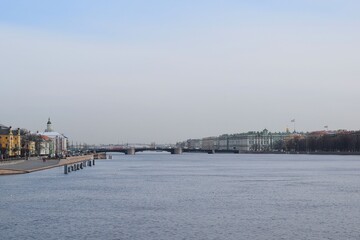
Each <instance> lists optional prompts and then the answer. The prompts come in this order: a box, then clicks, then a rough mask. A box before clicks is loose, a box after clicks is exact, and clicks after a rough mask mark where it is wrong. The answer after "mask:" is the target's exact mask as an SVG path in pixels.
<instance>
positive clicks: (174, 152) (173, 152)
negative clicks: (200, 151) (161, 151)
mask: <svg viewBox="0 0 360 240" xmlns="http://www.w3.org/2000/svg"><path fill="white" fill-rule="evenodd" d="M171 154H182V148H181V147H177V148H174V150H173V151H171Z"/></svg>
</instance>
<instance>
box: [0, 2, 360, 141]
mask: <svg viewBox="0 0 360 240" xmlns="http://www.w3.org/2000/svg"><path fill="white" fill-rule="evenodd" d="M2 5H3V7H2V9H1V10H0V36H1V38H0V51H1V53H2V54H1V56H0V64H1V66H2V70H1V71H0V79H1V87H2V90H3V91H2V100H3V101H4V102H3V103H4V104H2V113H1V119H0V124H4V125H7V126H10V125H11V126H13V127H16V128H17V127H20V128H26V129H29V130H31V131H43V130H44V129H45V127H46V121H47V119H48V117H50V118H51V119H52V121H53V125H54V129H56V131H59V132H61V133H64V134H65V135H66V136H68V137H69V139H71V140H74V141H78V142H87V143H94V144H97V143H119V142H120V143H122V142H159V143H173V142H177V141H181V140H184V139H188V138H199V137H206V136H218V135H220V134H224V133H237V132H246V131H249V130H259V131H260V130H262V129H264V128H267V129H269V130H270V131H272V132H276V131H285V128H286V127H289V128H290V129H292V128H293V125H292V123H291V120H292V119H296V129H299V130H302V131H315V130H322V129H324V126H328V129H333V130H336V129H349V130H358V129H359V124H358V123H359V122H360V114H359V113H358V112H357V111H356V109H357V105H358V102H360V96H359V94H358V93H357V89H358V88H359V87H360V82H359V81H358V78H359V76H360V72H359V69H358V67H357V63H358V56H359V53H360V48H359V46H358V42H359V40H360V34H359V33H358V31H357V29H358V27H359V23H360V17H359V16H358V10H359V7H360V3H358V2H357V1H336V0H333V1H322V0H319V1H307V0H306V1H292V2H291V3H289V2H288V1H281V0H273V1H267V2H266V3H265V2H261V3H259V2H257V3H255V2H245V1H241V2H237V1H199V2H196V3H195V2H190V1H182V2H171V3H170V2H166V1H152V2H149V1H122V2H118V1H106V2H103V3H97V2H96V1H61V2H57V3H53V2H47V1H40V0H39V1H31V2H28V1H16V2H15V1H14V2H10V1H5V2H4V3H3V4H2Z"/></svg>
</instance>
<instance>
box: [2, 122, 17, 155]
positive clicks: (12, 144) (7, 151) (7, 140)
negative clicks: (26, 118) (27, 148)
mask: <svg viewBox="0 0 360 240" xmlns="http://www.w3.org/2000/svg"><path fill="white" fill-rule="evenodd" d="M0 151H1V152H0V154H1V156H3V157H13V156H19V155H20V153H21V136H20V128H18V129H17V130H13V129H12V127H7V126H4V125H2V124H0Z"/></svg>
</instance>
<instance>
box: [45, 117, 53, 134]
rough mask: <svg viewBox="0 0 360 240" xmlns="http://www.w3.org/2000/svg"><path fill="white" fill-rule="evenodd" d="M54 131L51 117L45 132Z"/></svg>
mask: <svg viewBox="0 0 360 240" xmlns="http://www.w3.org/2000/svg"><path fill="white" fill-rule="evenodd" d="M52 131H53V129H52V126H51V121H50V117H49V119H48V122H47V127H46V130H45V132H52Z"/></svg>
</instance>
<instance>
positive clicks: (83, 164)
mask: <svg viewBox="0 0 360 240" xmlns="http://www.w3.org/2000/svg"><path fill="white" fill-rule="evenodd" d="M94 165H95V159H90V160H85V161H82V162H77V163H71V164H65V165H64V174H68V173H69V172H73V171H78V170H81V169H83V168H84V167H87V166H89V167H91V166H94Z"/></svg>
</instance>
